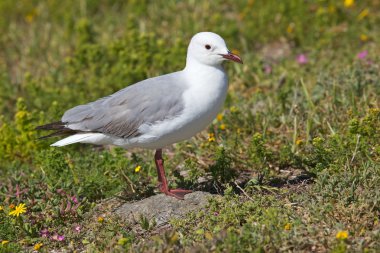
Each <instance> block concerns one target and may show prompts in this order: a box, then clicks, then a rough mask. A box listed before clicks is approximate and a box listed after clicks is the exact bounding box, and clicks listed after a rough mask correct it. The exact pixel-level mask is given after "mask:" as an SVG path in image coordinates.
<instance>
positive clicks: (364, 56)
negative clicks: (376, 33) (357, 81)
mask: <svg viewBox="0 0 380 253" xmlns="http://www.w3.org/2000/svg"><path fill="white" fill-rule="evenodd" d="M367 55H368V51H367V50H364V51H361V52H360V53H358V54H357V55H356V57H357V58H358V59H361V60H362V59H364V58H366V57H367Z"/></svg>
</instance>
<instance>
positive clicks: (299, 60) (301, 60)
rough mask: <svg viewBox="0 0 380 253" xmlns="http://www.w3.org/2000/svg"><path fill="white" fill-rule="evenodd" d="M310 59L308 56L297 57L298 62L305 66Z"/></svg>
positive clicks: (300, 55)
mask: <svg viewBox="0 0 380 253" xmlns="http://www.w3.org/2000/svg"><path fill="white" fill-rule="evenodd" d="M308 61H309V59H308V58H307V56H306V54H299V55H298V56H297V62H298V64H301V65H304V64H306V63H308Z"/></svg>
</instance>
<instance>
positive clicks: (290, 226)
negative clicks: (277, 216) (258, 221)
mask: <svg viewBox="0 0 380 253" xmlns="http://www.w3.org/2000/svg"><path fill="white" fill-rule="evenodd" d="M291 228H292V224H290V223H286V224H285V226H284V229H285V230H290V229H291Z"/></svg>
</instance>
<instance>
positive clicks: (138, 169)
mask: <svg viewBox="0 0 380 253" xmlns="http://www.w3.org/2000/svg"><path fill="white" fill-rule="evenodd" d="M140 170H141V166H140V165H139V166H137V167H136V168H135V172H136V173H138V172H140Z"/></svg>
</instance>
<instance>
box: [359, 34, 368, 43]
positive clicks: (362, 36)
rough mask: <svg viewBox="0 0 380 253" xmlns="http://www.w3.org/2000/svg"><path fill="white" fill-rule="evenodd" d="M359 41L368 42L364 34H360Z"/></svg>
mask: <svg viewBox="0 0 380 253" xmlns="http://www.w3.org/2000/svg"><path fill="white" fill-rule="evenodd" d="M360 40H361V41H363V42H366V41H368V36H367V35H365V34H360Z"/></svg>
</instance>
